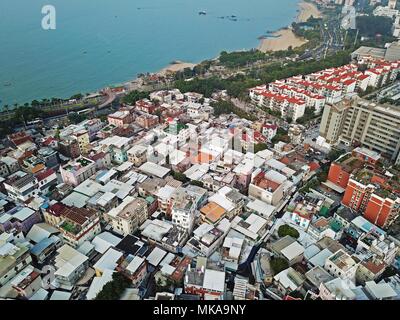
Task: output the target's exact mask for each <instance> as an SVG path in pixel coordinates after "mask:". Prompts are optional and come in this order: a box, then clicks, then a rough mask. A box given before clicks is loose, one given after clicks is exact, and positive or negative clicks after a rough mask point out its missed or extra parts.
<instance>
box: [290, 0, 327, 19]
mask: <svg viewBox="0 0 400 320" xmlns="http://www.w3.org/2000/svg"><path fill="white" fill-rule="evenodd" d="M299 7H300V12H299V15H298V16H297V19H296V22H306V21H307V20H308V19H309V18H311V16H313V17H314V18H321V17H322V14H321V12H320V11H319V10H318V8H317V6H316V5H315V4H313V3H309V2H305V1H302V2H300V3H299Z"/></svg>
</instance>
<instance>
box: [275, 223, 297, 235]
mask: <svg viewBox="0 0 400 320" xmlns="http://www.w3.org/2000/svg"><path fill="white" fill-rule="evenodd" d="M278 235H279V237H281V238H283V237H285V236H291V237H293V238H295V239H298V238H299V237H300V234H299V232H298V231H297V230H296V229H295V228H293V227H291V226H289V225H287V224H284V225H281V226H280V227H279V229H278Z"/></svg>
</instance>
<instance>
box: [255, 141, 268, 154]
mask: <svg viewBox="0 0 400 320" xmlns="http://www.w3.org/2000/svg"><path fill="white" fill-rule="evenodd" d="M266 149H268V146H267V144H265V143H257V144H256V145H255V146H254V153H257V152H260V151H263V150H266Z"/></svg>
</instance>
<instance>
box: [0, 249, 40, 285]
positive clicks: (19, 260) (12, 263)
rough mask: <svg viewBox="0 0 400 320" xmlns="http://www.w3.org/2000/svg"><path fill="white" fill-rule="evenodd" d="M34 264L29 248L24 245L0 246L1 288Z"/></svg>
mask: <svg viewBox="0 0 400 320" xmlns="http://www.w3.org/2000/svg"><path fill="white" fill-rule="evenodd" d="M31 262H32V258H31V255H30V254H29V248H28V247H27V246H25V245H23V244H20V243H16V244H15V245H14V244H13V243H11V242H5V243H4V244H0V287H2V286H3V285H5V284H6V283H7V282H8V281H10V280H11V279H13V278H14V277H15V276H16V275H17V274H18V273H19V272H20V271H22V270H23V269H24V268H25V267H27V266H28V265H29V264H30V263H31Z"/></svg>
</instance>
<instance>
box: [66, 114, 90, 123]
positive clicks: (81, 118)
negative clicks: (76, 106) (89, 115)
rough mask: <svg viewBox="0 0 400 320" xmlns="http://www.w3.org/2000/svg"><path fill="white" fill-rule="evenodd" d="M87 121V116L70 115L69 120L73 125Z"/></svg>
mask: <svg viewBox="0 0 400 320" xmlns="http://www.w3.org/2000/svg"><path fill="white" fill-rule="evenodd" d="M85 119H86V116H84V115H82V114H78V113H75V112H73V113H70V114H69V115H68V120H69V121H70V122H71V123H73V124H78V123H80V122H82V121H84V120H85Z"/></svg>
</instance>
